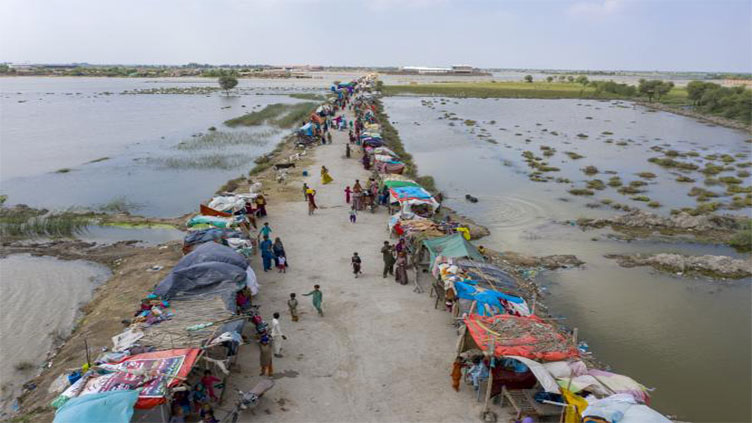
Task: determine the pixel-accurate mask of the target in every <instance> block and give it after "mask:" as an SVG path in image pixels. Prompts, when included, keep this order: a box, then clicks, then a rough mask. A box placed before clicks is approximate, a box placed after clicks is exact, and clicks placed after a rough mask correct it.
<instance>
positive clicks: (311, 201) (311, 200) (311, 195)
mask: <svg viewBox="0 0 752 423" xmlns="http://www.w3.org/2000/svg"><path fill="white" fill-rule="evenodd" d="M306 196H307V197H308V214H309V215H312V214H313V211H314V210H316V209H317V208H318V206H316V198H315V197H316V191H314V190H312V189H310V188H308V190H307V191H306Z"/></svg>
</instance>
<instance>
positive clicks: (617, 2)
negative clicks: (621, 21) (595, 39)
mask: <svg viewBox="0 0 752 423" xmlns="http://www.w3.org/2000/svg"><path fill="white" fill-rule="evenodd" d="M623 8H624V0H581V1H577V2H575V3H573V4H572V5H571V6H569V9H568V10H567V12H568V13H569V14H570V15H572V16H583V17H603V16H609V15H613V14H615V13H617V12H619V11H621V10H622V9H623Z"/></svg>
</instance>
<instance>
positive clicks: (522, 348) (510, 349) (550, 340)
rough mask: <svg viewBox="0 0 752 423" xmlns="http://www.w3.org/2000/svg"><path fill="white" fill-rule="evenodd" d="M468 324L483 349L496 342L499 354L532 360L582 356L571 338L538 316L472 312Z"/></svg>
mask: <svg viewBox="0 0 752 423" xmlns="http://www.w3.org/2000/svg"><path fill="white" fill-rule="evenodd" d="M465 324H466V325H467V330H468V331H469V332H470V336H472V337H473V339H474V340H475V343H476V344H478V347H480V348H481V349H482V350H484V351H485V350H487V349H488V348H489V344H491V343H494V344H495V345H496V350H495V351H494V355H495V356H497V357H501V356H505V355H518V356H521V357H525V358H529V359H531V360H540V361H561V360H566V359H567V358H571V357H577V356H578V355H579V351H578V350H577V348H575V347H574V345H572V343H571V342H570V341H569V340H568V339H566V338H565V337H564V336H562V335H561V334H560V333H558V332H557V331H556V329H554V327H553V326H551V325H549V324H547V323H545V322H543V320H541V319H540V318H538V317H536V316H528V317H518V316H512V315H509V314H499V315H496V316H492V317H484V316H479V315H477V314H472V315H470V316H468V317H466V318H465Z"/></svg>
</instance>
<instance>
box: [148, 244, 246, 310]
mask: <svg viewBox="0 0 752 423" xmlns="http://www.w3.org/2000/svg"><path fill="white" fill-rule="evenodd" d="M186 257H187V256H186ZM255 276H256V275H255V274H254V273H253V270H251V269H250V267H248V268H246V269H241V268H240V267H238V266H235V265H233V264H229V263H223V262H216V261H212V262H205V263H198V264H193V265H191V266H188V267H185V268H182V269H179V270H173V271H172V272H170V274H169V275H167V277H165V278H164V279H162V281H160V282H159V284H158V285H157V287H156V288H154V294H156V295H160V296H163V297H166V298H168V299H173V298H176V299H179V298H186V297H194V296H220V297H221V298H222V299H223V300H224V302H225V305H226V306H227V309H228V310H231V311H235V308H236V304H235V293H236V292H237V291H238V290H240V289H242V288H243V287H245V286H246V285H247V284H249V280H250V279H253V280H252V281H251V282H252V283H255V279H256V278H255Z"/></svg>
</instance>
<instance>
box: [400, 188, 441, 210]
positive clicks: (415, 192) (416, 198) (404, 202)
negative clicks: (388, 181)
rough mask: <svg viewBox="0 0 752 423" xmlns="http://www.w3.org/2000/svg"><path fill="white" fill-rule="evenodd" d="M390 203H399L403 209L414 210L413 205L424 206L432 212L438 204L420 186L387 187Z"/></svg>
mask: <svg viewBox="0 0 752 423" xmlns="http://www.w3.org/2000/svg"><path fill="white" fill-rule="evenodd" d="M389 197H390V203H399V205H400V208H401V209H402V210H403V211H408V210H411V211H413V212H414V211H415V210H414V209H413V207H415V206H424V207H427V208H428V211H429V212H430V213H431V214H432V213H434V212H436V210H437V209H438V208H439V206H440V204H439V202H438V201H436V199H435V198H433V196H432V195H431V194H430V193H429V192H428V191H426V190H425V189H423V188H422V187H420V186H417V187H415V186H403V187H392V188H389Z"/></svg>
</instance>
